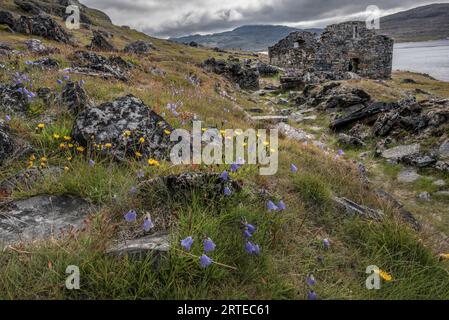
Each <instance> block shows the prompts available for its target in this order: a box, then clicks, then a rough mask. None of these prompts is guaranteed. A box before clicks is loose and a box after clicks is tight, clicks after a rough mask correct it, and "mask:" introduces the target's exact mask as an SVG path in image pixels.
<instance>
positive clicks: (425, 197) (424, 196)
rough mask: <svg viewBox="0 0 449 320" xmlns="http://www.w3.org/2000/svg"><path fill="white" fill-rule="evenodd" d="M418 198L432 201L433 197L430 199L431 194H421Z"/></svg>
mask: <svg viewBox="0 0 449 320" xmlns="http://www.w3.org/2000/svg"><path fill="white" fill-rule="evenodd" d="M417 198H418V199H419V200H421V201H430V200H431V197H430V193H428V192H421V193H419V194H418V195H417Z"/></svg>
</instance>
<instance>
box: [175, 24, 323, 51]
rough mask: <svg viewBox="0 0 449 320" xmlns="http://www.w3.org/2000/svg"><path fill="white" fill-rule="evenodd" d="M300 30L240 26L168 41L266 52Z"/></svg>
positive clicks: (269, 26)
mask: <svg viewBox="0 0 449 320" xmlns="http://www.w3.org/2000/svg"><path fill="white" fill-rule="evenodd" d="M300 30H301V29H297V28H291V27H286V26H275V25H252V26H242V27H239V28H237V29H234V30H232V31H227V32H221V33H214V34H208V35H199V34H197V35H191V36H186V37H180V38H172V39H170V40H173V41H176V42H180V43H190V42H192V41H194V42H196V43H198V44H201V45H204V46H207V47H212V48H213V47H218V48H221V49H231V48H232V49H237V48H238V49H243V50H247V51H268V47H270V46H272V45H274V44H276V43H277V42H278V41H279V40H281V39H283V38H285V37H286V36H288V35H289V34H290V33H292V32H294V31H300ZM306 31H310V32H314V33H321V32H322V29H306Z"/></svg>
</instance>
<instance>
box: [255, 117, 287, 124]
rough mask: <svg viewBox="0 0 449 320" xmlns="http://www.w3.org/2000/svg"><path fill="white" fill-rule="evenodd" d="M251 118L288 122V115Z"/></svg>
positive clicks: (258, 120)
mask: <svg viewBox="0 0 449 320" xmlns="http://www.w3.org/2000/svg"><path fill="white" fill-rule="evenodd" d="M251 120H252V121H256V122H268V123H280V122H288V116H252V117H251Z"/></svg>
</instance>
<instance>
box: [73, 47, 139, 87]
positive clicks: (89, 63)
mask: <svg viewBox="0 0 449 320" xmlns="http://www.w3.org/2000/svg"><path fill="white" fill-rule="evenodd" d="M73 66H74V67H73V68H72V71H73V72H77V73H82V74H87V75H93V76H101V77H104V78H116V79H118V80H122V81H127V80H128V77H127V71H128V70H129V69H131V68H132V67H133V66H132V64H130V63H128V62H126V61H125V60H123V59H122V58H121V57H119V56H112V57H109V58H105V57H103V56H101V55H98V54H96V53H94V52H87V51H77V52H75V54H74V62H73Z"/></svg>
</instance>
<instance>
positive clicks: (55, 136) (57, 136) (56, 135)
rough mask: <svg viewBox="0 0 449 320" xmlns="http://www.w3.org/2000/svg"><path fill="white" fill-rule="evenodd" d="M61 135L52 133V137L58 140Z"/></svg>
mask: <svg viewBox="0 0 449 320" xmlns="http://www.w3.org/2000/svg"><path fill="white" fill-rule="evenodd" d="M59 138H61V136H60V135H59V134H57V133H53V139H55V140H58V139H59Z"/></svg>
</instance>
